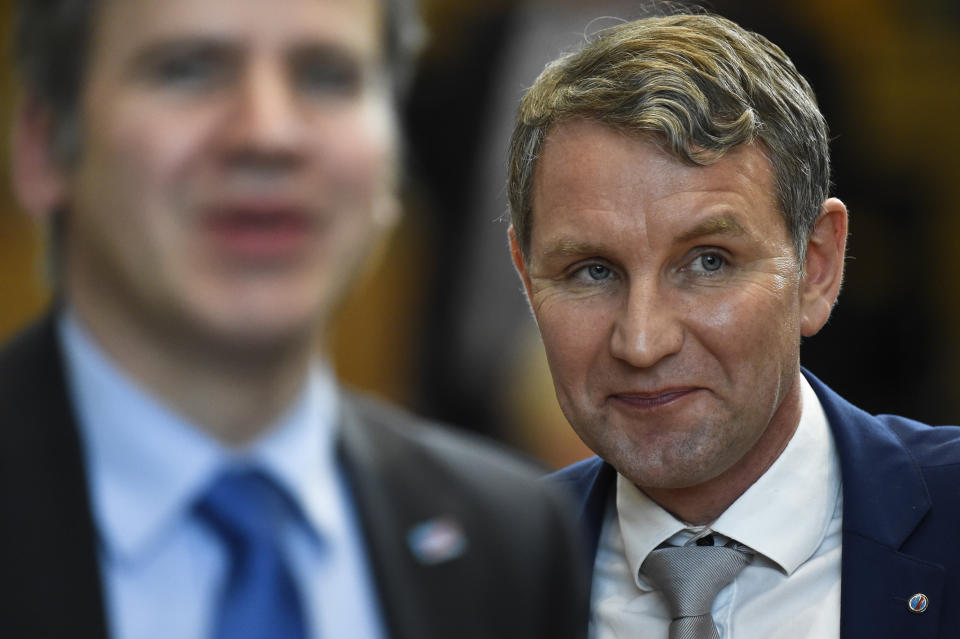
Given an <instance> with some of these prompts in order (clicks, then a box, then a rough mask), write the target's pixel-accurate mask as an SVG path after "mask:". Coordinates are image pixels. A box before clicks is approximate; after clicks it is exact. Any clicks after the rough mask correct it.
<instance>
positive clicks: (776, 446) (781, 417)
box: [642, 371, 802, 526]
mask: <svg viewBox="0 0 960 639" xmlns="http://www.w3.org/2000/svg"><path fill="white" fill-rule="evenodd" d="M799 376H800V373H799V371H798V372H797V379H796V380H795V381H794V383H793V385H792V387H791V388H790V389H789V390H788V391H787V394H786V396H785V397H784V399H783V401H782V402H781V403H780V406H779V407H778V408H777V411H776V413H775V414H774V416H773V419H771V421H770V424H769V425H768V426H767V429H766V430H765V431H764V432H763V434H762V435H761V436H760V439H758V440H757V442H756V444H754V446H753V448H751V449H750V450H749V451H747V454H746V455H744V456H743V457H742V458H741V459H740V460H739V461H738V462H737V463H736V464H734V465H733V466H731V467H730V468H728V469H727V470H726V471H724V472H723V473H721V474H720V475H717V476H716V477H714V478H713V479H710V480H708V481H706V482H703V483H701V484H697V485H696V486H686V487H683V488H655V487H654V488H650V487H647V488H642V490H643V492H644V493H646V495H647V496H648V497H649V498H650V499H652V500H653V501H655V502H656V503H657V504H659V505H660V507H661V508H663V509H664V510H666V511H667V512H669V513H670V514H672V515H673V516H674V517H676V518H677V519H679V520H681V521H684V522H687V523H689V524H694V525H698V526H702V525H707V524H710V523H712V522H714V521H716V520H717V518H718V517H720V515H722V514H723V513H724V511H726V510H727V508H729V507H730V506H731V505H732V504H733V502H735V501H736V500H737V499H739V498H740V495H742V494H743V493H745V492H746V491H747V489H748V488H750V486H752V485H753V484H754V482H756V481H757V480H758V479H760V477H761V476H763V474H764V473H765V472H767V469H769V468H770V466H771V465H772V464H773V462H774V461H776V460H777V458H778V457H780V454H781V453H782V452H783V450H784V449H785V448H786V447H787V444H788V443H790V439H791V438H792V437H793V434H794V433H795V432H796V430H797V426H798V425H799V424H800V416H801V412H802V401H801V395H800V388H801V386H800V381H799Z"/></svg>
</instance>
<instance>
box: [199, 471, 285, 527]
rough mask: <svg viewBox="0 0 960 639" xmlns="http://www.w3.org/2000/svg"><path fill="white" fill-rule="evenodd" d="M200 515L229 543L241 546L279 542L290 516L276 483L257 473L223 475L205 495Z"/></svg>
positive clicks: (226, 473) (244, 472)
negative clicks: (284, 525)
mask: <svg viewBox="0 0 960 639" xmlns="http://www.w3.org/2000/svg"><path fill="white" fill-rule="evenodd" d="M197 511H198V512H199V513H200V515H201V516H202V517H203V518H204V519H205V520H206V521H207V522H208V523H209V524H211V525H212V526H213V527H214V528H215V529H216V530H217V531H218V532H219V533H220V535H222V536H223V537H224V538H225V539H227V540H229V541H231V542H233V543H238V544H241V545H246V544H256V543H258V542H271V541H275V539H276V536H277V534H278V531H279V527H280V523H281V522H282V521H283V519H284V518H285V517H287V516H288V514H289V512H290V504H288V503H287V499H286V498H285V495H284V493H283V492H282V490H281V489H280V487H278V486H277V485H276V483H275V482H274V481H273V480H271V479H270V478H269V477H267V476H266V475H264V474H263V473H261V472H259V471H255V470H239V471H237V470H232V471H228V472H225V473H223V474H222V475H221V476H220V477H218V478H217V480H216V481H214V482H213V484H212V485H211V486H210V488H209V489H208V490H207V491H206V493H204V495H203V496H202V497H201V498H200V501H199V503H198V504H197Z"/></svg>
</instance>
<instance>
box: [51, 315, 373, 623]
mask: <svg viewBox="0 0 960 639" xmlns="http://www.w3.org/2000/svg"><path fill="white" fill-rule="evenodd" d="M59 331H60V339H61V343H62V345H63V347H64V353H65V361H66V372H67V379H68V381H69V386H70V390H71V394H72V398H73V400H74V403H75V405H76V408H77V413H78V414H77V421H78V426H79V428H80V433H81V436H82V440H83V444H84V452H85V456H86V468H87V475H88V480H89V486H90V493H91V502H92V509H93V518H94V524H95V526H96V528H97V532H98V536H99V541H100V555H99V562H100V568H101V573H102V576H103V580H104V592H105V595H106V596H105V599H106V606H107V619H108V621H109V624H110V628H111V631H112V632H111V636H112V637H113V638H114V639H150V638H154V637H155V638H156V639H173V638H175V639H204V638H205V637H208V636H209V634H210V629H211V627H212V623H213V618H214V613H215V611H216V606H217V595H218V593H219V592H220V589H221V586H222V585H223V583H224V581H225V579H226V576H227V569H228V564H227V562H228V557H227V553H226V550H225V549H224V547H223V544H222V543H221V541H220V539H219V538H218V537H217V535H216V533H214V532H211V530H210V529H209V527H207V526H205V525H204V524H203V522H202V521H201V520H200V518H199V517H198V516H197V515H196V514H195V513H194V511H193V505H194V504H195V503H196V501H197V499H198V498H199V496H200V495H202V494H203V493H204V491H205V490H206V489H207V487H208V486H209V485H210V482H211V481H213V479H214V478H215V477H217V476H219V474H220V473H222V472H223V471H224V470H226V469H228V468H231V467H236V466H241V467H251V466H253V467H256V468H257V469H259V470H260V471H262V472H263V473H265V474H267V475H269V476H270V477H271V478H272V479H273V480H274V481H275V482H276V483H277V484H278V485H280V486H281V487H283V489H285V490H286V492H287V494H288V495H289V496H290V497H291V498H292V500H293V501H294V503H295V504H297V506H298V510H299V512H300V514H301V515H302V517H299V518H298V519H296V520H295V521H293V522H291V523H290V525H289V526H288V527H287V528H286V530H285V531H284V533H283V536H282V538H281V540H280V545H281V550H282V551H283V552H284V553H285V555H286V557H287V561H288V563H289V565H290V568H291V571H292V572H293V577H294V580H295V582H296V584H297V587H298V589H299V592H300V595H301V598H302V601H303V603H304V606H303V609H304V612H305V614H306V617H307V619H306V621H307V628H308V630H309V636H311V637H317V638H321V637H323V638H326V639H331V638H337V637H350V638H351V639H354V638H356V639H383V637H384V636H385V634H384V630H383V628H382V622H381V616H380V609H379V605H378V601H377V598H376V594H375V590H374V587H373V581H372V578H371V574H370V568H369V566H368V564H367V558H366V554H365V552H364V546H363V542H362V538H361V533H360V528H359V525H358V523H357V519H356V516H355V513H354V511H353V506H352V501H351V498H350V495H349V492H348V491H347V488H346V484H345V481H344V477H343V476H342V473H341V471H340V470H339V469H338V467H337V463H336V459H335V452H334V441H335V432H336V425H337V421H338V414H339V408H338V401H337V390H336V385H335V383H334V381H333V378H332V376H331V374H330V372H329V371H328V370H327V369H326V368H325V367H323V366H320V365H315V366H314V367H313V369H312V370H311V373H310V377H309V380H308V382H307V383H306V384H305V386H304V389H303V391H302V392H301V394H300V397H299V398H298V399H297V400H296V402H295V403H294V404H293V405H292V406H290V408H289V409H288V410H287V412H286V414H285V415H283V416H282V417H281V418H280V419H279V420H278V421H277V422H276V423H275V424H274V425H273V426H272V428H270V430H269V431H268V432H267V434H266V435H265V436H264V437H263V438H262V439H260V440H258V441H256V442H254V443H253V444H251V445H250V446H249V447H247V448H245V449H243V450H232V449H228V448H226V447H224V446H223V445H221V444H220V443H219V442H217V441H216V440H214V439H213V438H212V437H210V436H208V435H207V434H206V433H204V432H203V431H201V430H200V429H198V428H196V427H194V426H192V425H191V424H189V423H188V422H187V421H185V420H184V419H183V418H182V417H180V416H179V415H177V414H175V413H174V412H173V411H171V410H170V408H169V407H167V406H165V405H164V404H163V403H161V402H160V401H159V400H158V399H157V398H155V397H153V396H151V395H150V394H149V393H148V392H147V391H146V390H145V389H143V388H141V387H139V386H138V385H137V384H136V383H135V382H134V381H133V380H131V379H130V378H129V377H127V376H126V375H125V374H124V372H123V371H122V370H120V369H119V368H118V367H117V366H116V364H115V363H114V362H112V361H111V360H110V359H109V358H108V357H107V355H106V354H105V353H104V352H103V351H102V350H101V349H100V348H99V346H98V345H97V344H96V343H95V342H94V341H93V339H92V338H91V336H90V335H89V334H87V333H86V332H85V331H84V329H83V327H82V326H81V325H80V324H79V322H78V321H77V320H76V319H75V318H73V317H72V316H70V315H69V314H66V315H65V316H64V317H63V318H61V321H60V324H59Z"/></svg>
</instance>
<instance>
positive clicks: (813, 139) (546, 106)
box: [507, 14, 830, 261]
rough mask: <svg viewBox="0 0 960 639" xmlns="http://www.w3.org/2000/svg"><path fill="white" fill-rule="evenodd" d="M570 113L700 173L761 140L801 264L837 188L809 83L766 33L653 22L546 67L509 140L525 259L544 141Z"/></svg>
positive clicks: (515, 214) (619, 31)
mask: <svg viewBox="0 0 960 639" xmlns="http://www.w3.org/2000/svg"><path fill="white" fill-rule="evenodd" d="M575 118H583V119H589V120H593V121H597V122H601V123H604V124H608V125H611V126H614V127H617V128H619V129H621V130H625V131H628V132H630V133H635V134H640V135H649V136H651V138H652V139H654V140H656V141H657V142H658V143H660V144H661V145H662V146H663V148H664V149H666V150H667V151H668V152H669V153H671V154H672V155H673V156H675V157H676V158H678V159H680V160H681V161H683V162H687V163H690V164H694V165H701V166H703V165H708V164H711V163H712V162H716V161H717V160H719V159H720V158H721V157H723V155H724V154H725V153H727V152H728V151H730V150H731V149H733V148H735V147H738V146H740V145H744V144H750V143H753V142H758V143H759V144H758V146H759V147H760V148H761V149H762V150H763V151H765V153H766V155H767V157H768V158H769V160H770V162H771V165H772V167H773V170H774V176H775V184H776V199H777V204H778V205H779V208H780V212H781V214H782V215H783V217H784V220H785V222H786V226H787V230H788V232H789V233H790V237H791V240H792V242H793V244H794V247H795V248H796V251H797V255H798V256H799V257H800V258H801V261H802V258H803V256H804V254H805V249H806V243H807V240H808V238H809V235H810V233H811V231H812V230H813V226H814V224H815V222H816V220H817V218H818V216H819V214H820V211H821V209H822V206H823V202H824V201H825V200H826V198H827V193H828V191H829V188H830V152H829V144H828V134H827V124H826V121H825V120H824V118H823V115H822V114H821V113H820V109H819V108H818V106H817V101H816V98H815V96H814V94H813V90H812V89H811V88H810V85H809V84H808V83H807V81H806V80H805V79H804V78H803V76H801V75H800V73H799V72H798V71H797V69H796V68H795V67H794V65H793V63H792V62H791V61H790V59H789V58H788V57H787V56H786V54H784V52H783V51H782V50H781V49H780V48H779V47H777V46H776V45H775V44H773V43H772V42H770V41H769V40H767V39H766V38H764V37H763V36H761V35H759V34H756V33H753V32H750V31H747V30H745V29H743V28H742V27H740V26H739V25H737V24H735V23H734V22H731V21H730V20H727V19H726V18H722V17H720V16H716V15H709V14H695V15H692V14H685V15H670V16H657V17H648V18H643V19H640V20H636V21H633V22H628V23H624V24H621V25H617V26H615V27H612V28H609V29H606V30H604V31H602V32H600V33H599V34H598V35H597V36H595V38H594V39H592V40H591V41H589V42H587V43H586V44H585V45H584V46H583V47H582V48H581V49H579V50H578V51H575V52H572V53H569V54H567V55H564V56H562V57H560V58H559V59H557V60H555V61H554V62H552V63H550V64H549V65H548V66H547V68H546V69H545V70H544V71H543V73H541V74H540V77H539V78H537V80H536V82H534V84H533V86H532V87H531V88H530V89H529V90H528V91H527V93H526V94H525V96H524V97H523V99H522V101H521V103H520V108H519V111H518V114H517V119H516V124H515V127H514V131H513V136H512V138H511V141H510V151H509V164H508V181H507V196H508V199H509V203H510V217H511V222H512V224H513V226H514V229H515V232H516V234H517V239H518V243H519V244H520V247H521V250H522V252H523V253H524V255H527V254H528V252H529V248H530V236H531V225H532V212H533V201H532V199H533V198H532V187H533V180H534V175H535V172H536V167H537V161H538V160H539V157H540V154H541V152H542V150H543V144H544V142H545V140H546V138H547V134H548V132H549V130H550V128H551V127H553V126H556V125H557V124H558V123H561V122H564V121H566V120H570V119H575Z"/></svg>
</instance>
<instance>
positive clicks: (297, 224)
mask: <svg viewBox="0 0 960 639" xmlns="http://www.w3.org/2000/svg"><path fill="white" fill-rule="evenodd" d="M316 225H317V223H316V220H315V219H314V218H313V217H311V216H310V215H309V214H308V212H307V211H306V209H304V208H302V207H298V206H295V205H292V204H288V203H283V202H251V203H240V204H230V205H227V206H221V207H216V208H214V209H211V210H209V211H208V213H207V215H206V216H205V217H204V220H203V228H204V231H205V233H206V235H207V236H208V237H209V238H210V240H211V241H212V243H213V245H214V247H215V249H216V250H218V251H219V252H221V253H224V254H227V255H229V256H231V257H234V258H240V259H255V260H265V259H267V260H269V259H277V258H286V257H291V256H293V255H295V254H297V253H298V252H299V251H301V250H303V249H304V248H305V247H306V245H307V244H308V242H309V240H310V237H311V235H312V234H313V232H314V230H315V227H316Z"/></svg>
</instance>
